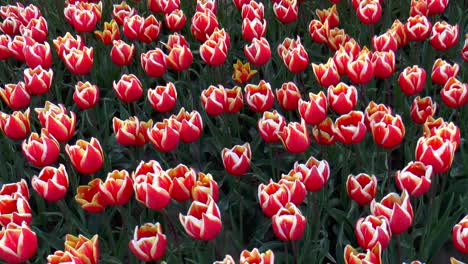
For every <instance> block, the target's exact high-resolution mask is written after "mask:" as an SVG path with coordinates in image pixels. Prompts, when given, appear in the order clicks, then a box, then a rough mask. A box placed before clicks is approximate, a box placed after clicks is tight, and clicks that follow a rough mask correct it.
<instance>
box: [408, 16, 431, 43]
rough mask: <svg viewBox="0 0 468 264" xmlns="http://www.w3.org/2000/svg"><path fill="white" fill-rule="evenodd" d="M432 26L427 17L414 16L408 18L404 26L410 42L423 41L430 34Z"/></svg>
mask: <svg viewBox="0 0 468 264" xmlns="http://www.w3.org/2000/svg"><path fill="white" fill-rule="evenodd" d="M431 28H432V24H431V22H429V20H428V19H427V17H425V16H421V15H416V16H412V17H409V18H408V21H407V22H406V24H405V29H406V33H408V38H409V39H410V40H412V41H423V40H425V39H426V38H427V37H429V34H430V33H431Z"/></svg>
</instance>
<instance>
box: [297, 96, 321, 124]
mask: <svg viewBox="0 0 468 264" xmlns="http://www.w3.org/2000/svg"><path fill="white" fill-rule="evenodd" d="M309 100H310V101H304V100H302V99H300V100H299V106H298V107H299V108H298V110H299V114H300V115H301V118H302V119H304V121H305V122H306V123H307V124H309V125H318V124H320V123H321V122H322V121H323V120H325V118H326V117H327V111H328V103H327V97H326V96H325V93H323V92H322V91H320V92H319V93H318V94H313V93H309Z"/></svg>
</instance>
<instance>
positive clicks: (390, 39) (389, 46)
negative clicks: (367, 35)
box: [372, 31, 398, 52]
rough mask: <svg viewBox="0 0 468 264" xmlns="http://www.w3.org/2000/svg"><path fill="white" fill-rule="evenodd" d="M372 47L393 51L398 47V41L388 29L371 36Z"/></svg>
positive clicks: (375, 49)
mask: <svg viewBox="0 0 468 264" xmlns="http://www.w3.org/2000/svg"><path fill="white" fill-rule="evenodd" d="M372 48H373V49H374V51H390V50H391V51H393V52H396V50H397V48H398V41H397V39H396V38H395V37H394V35H392V33H391V32H390V31H387V32H386V33H384V34H382V35H380V36H374V37H373V38H372Z"/></svg>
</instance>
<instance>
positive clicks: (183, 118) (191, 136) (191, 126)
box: [171, 107, 203, 143]
mask: <svg viewBox="0 0 468 264" xmlns="http://www.w3.org/2000/svg"><path fill="white" fill-rule="evenodd" d="M171 119H173V120H176V121H177V122H179V123H180V129H179V134H180V140H181V141H182V142H184V143H190V142H194V141H196V140H197V139H198V138H199V137H200V136H201V134H202V133H203V120H202V117H201V115H200V113H199V112H197V111H196V110H193V111H192V112H190V113H188V112H186V111H185V109H184V108H183V107H182V108H181V109H180V111H179V113H178V114H177V115H172V116H171Z"/></svg>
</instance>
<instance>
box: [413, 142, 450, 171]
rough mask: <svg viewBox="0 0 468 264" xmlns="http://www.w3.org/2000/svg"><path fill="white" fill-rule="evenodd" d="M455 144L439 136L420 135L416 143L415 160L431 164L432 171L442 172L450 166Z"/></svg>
mask: <svg viewBox="0 0 468 264" xmlns="http://www.w3.org/2000/svg"><path fill="white" fill-rule="evenodd" d="M456 147H457V144H456V143H455V142H451V141H449V140H444V139H443V138H442V137H440V136H431V137H428V138H426V137H421V138H419V140H418V142H417V144H416V160H417V161H421V162H422V163H424V164H425V165H431V166H432V169H433V170H434V173H444V172H446V171H447V170H448V169H450V167H451V166H452V162H453V156H454V155H455V149H456Z"/></svg>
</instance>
